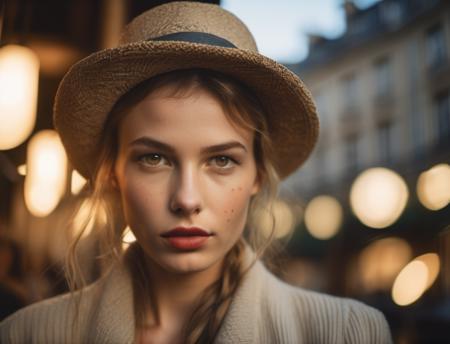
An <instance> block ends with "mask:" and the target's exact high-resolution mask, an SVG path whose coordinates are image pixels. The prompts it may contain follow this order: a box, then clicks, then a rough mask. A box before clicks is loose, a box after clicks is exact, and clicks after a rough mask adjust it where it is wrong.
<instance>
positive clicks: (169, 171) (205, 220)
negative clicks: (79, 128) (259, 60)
mask: <svg viewBox="0 0 450 344" xmlns="http://www.w3.org/2000/svg"><path fill="white" fill-rule="evenodd" d="M168 91H170V90H169V89H159V90H157V91H155V92H153V93H151V94H150V95H149V96H147V97H146V98H145V99H144V100H143V101H142V102H140V103H138V104H137V105H136V106H135V107H133V108H132V110H130V111H129V113H128V114H127V115H126V116H125V117H124V119H123V120H122V122H121V123H120V125H119V131H118V133H119V151H118V157H117V161H116V164H115V176H116V181H117V187H118V190H119V192H120V195H121V199H122V206H123V210H124V215H125V219H126V221H127V223H128V225H129V226H130V228H131V229H132V231H133V232H134V234H135V236H136V238H137V240H138V242H139V244H140V245H141V246H142V247H143V249H144V250H145V252H146V253H147V254H148V256H149V257H150V258H151V259H152V260H153V261H155V262H156V263H158V264H159V266H161V267H163V268H164V269H166V270H168V271H171V272H177V273H185V272H195V271H201V270H205V269H207V268H209V267H212V266H214V265H216V264H220V262H221V261H222V258H223V257H224V256H225V254H226V253H227V252H228V251H229V250H230V249H231V248H232V246H233V245H234V244H235V243H236V242H237V240H238V239H239V237H240V236H241V234H242V231H243V229H244V226H245V223H246V220H247V210H248V206H249V202H250V198H251V196H252V195H254V194H255V193H256V192H257V191H258V188H259V185H258V181H257V170H256V164H255V159H254V154H253V135H254V134H253V132H250V131H248V130H246V129H243V128H239V127H237V126H235V125H233V124H232V123H231V122H230V120H229V119H228V117H227V116H226V114H225V113H224V111H223V110H222V107H221V105H220V103H219V102H218V101H217V100H216V99H215V98H214V97H213V96H211V95H210V94H209V93H208V92H206V91H204V90H201V89H199V90H195V91H193V92H191V93H190V94H189V95H188V96H185V97H170V96H168V94H170V93H168Z"/></svg>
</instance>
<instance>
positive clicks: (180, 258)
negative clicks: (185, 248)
mask: <svg viewBox="0 0 450 344" xmlns="http://www.w3.org/2000/svg"><path fill="white" fill-rule="evenodd" d="M159 263H160V266H161V267H162V268H163V269H164V270H166V271H168V272H171V273H175V274H190V273H199V272H202V271H206V270H209V269H213V268H214V267H215V266H216V264H217V260H215V259H214V258H213V257H208V256H206V255H205V254H201V253H195V254H194V253H192V252H190V253H185V254H176V255H175V257H174V256H171V257H167V259H163V260H162V261H160V262H159Z"/></svg>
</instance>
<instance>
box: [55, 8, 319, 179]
mask: <svg viewBox="0 0 450 344" xmlns="http://www.w3.org/2000/svg"><path fill="white" fill-rule="evenodd" d="M188 68H206V69H212V70H216V71H219V72H222V73H224V74H227V75H229V76H231V77H234V78H235V79H238V80H240V81H241V82H243V83H244V84H246V85H247V86H248V87H249V88H250V89H252V90H253V91H254V92H255V93H256V94H257V95H258V96H259V99H260V101H261V103H262V105H263V106H264V107H265V109H266V111H267V113H268V124H269V131H270V135H271V137H272V140H273V142H274V148H275V159H276V161H275V167H276V168H277V171H278V172H279V174H280V176H281V177H282V178H284V177H286V176H287V175H289V174H290V173H292V172H293V171H294V170H295V169H296V168H298V167H299V166H300V165H301V164H302V163H303V162H304V161H305V160H306V158H307V157H308V155H309V154H310V152H311V151H312V149H313V146H314V144H315V142H316V140H317V136H318V120H317V115H316V109H315V106H314V103H313V101H312V98H311V95H310V93H309V91H308V90H307V89H306V87H305V86H304V84H303V83H302V82H301V80H300V79H299V78H298V77H297V76H296V75H295V74H294V73H292V72H291V71H289V70H288V69H287V68H285V67H284V66H282V65H281V64H279V63H277V62H275V61H273V60H271V59H269V58H267V57H265V56H263V55H261V54H259V53H258V51H257V47H256V43H255V40H254V39H253V37H252V35H251V33H250V32H249V31H248V29H247V27H246V26H245V25H244V24H243V23H242V22H241V21H240V20H239V19H238V18H237V17H236V16H234V15H233V14H232V13H230V12H228V11H226V10H224V9H223V8H221V7H219V6H217V5H212V4H205V3H198V2H186V1H183V2H171V3H167V4H164V5H160V6H157V7H155V8H153V9H151V10H149V11H147V12H144V13H143V14H141V15H140V16H138V17H136V18H135V19H134V20H133V21H132V22H131V23H130V24H128V26H127V27H126V28H125V30H124V32H123V35H122V38H121V40H120V42H119V45H118V47H116V48H113V49H105V50H101V51H98V52H96V53H94V54H92V55H90V56H88V57H86V58H84V59H83V60H81V61H79V62H78V63H76V64H75V65H74V66H72V68H71V69H70V70H69V72H68V73H67V74H66V75H65V77H64V78H63V80H62V81H61V84H60V85H59V88H58V92H57V94H56V99H55V106H54V124H55V127H56V129H57V130H58V132H59V133H60V136H61V139H62V142H63V144H64V146H65V148H66V151H67V154H68V157H69V160H70V161H71V163H72V164H73V166H74V167H75V169H77V170H78V171H79V172H80V173H81V174H82V175H83V176H85V177H87V178H90V177H91V175H92V173H93V171H94V169H95V163H96V161H97V160H98V147H99V143H100V142H99V141H100V137H101V135H100V134H101V132H102V130H103V126H104V123H105V120H106V118H107V116H108V113H109V112H110V110H111V109H112V107H113V106H114V104H115V103H116V101H117V100H118V99H119V98H120V97H121V96H122V95H123V94H125V93H126V92H127V91H129V90H130V89H131V88H133V87H134V86H136V85H137V84H139V83H140V82H142V81H144V80H146V79H149V78H151V77H153V76H155V75H158V74H162V73H165V72H169V71H173V70H176V69H188Z"/></svg>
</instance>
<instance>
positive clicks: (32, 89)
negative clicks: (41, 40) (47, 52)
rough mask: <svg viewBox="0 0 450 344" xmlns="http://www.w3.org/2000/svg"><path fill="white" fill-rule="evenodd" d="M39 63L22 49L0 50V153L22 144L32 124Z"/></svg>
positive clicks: (17, 47)
mask: <svg viewBox="0 0 450 344" xmlns="http://www.w3.org/2000/svg"><path fill="white" fill-rule="evenodd" d="M38 79H39V60H38V58H37V56H36V54H35V53H34V52H33V51H32V50H30V49H28V48H25V47H22V46H18V45H7V46H4V47H3V48H1V49H0V123H1V125H0V150H5V149H11V148H14V147H16V146H18V145H20V144H21V143H22V142H24V141H25V140H26V139H27V138H28V136H29V135H30V134H31V132H32V130H33V128H34V124H35V122H36V104H37V93H38Z"/></svg>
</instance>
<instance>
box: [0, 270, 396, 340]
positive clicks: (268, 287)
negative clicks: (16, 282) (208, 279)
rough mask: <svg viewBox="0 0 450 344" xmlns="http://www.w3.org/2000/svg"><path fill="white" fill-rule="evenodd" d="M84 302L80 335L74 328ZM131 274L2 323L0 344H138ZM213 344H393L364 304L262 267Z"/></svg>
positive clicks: (114, 275)
mask: <svg viewBox="0 0 450 344" xmlns="http://www.w3.org/2000/svg"><path fill="white" fill-rule="evenodd" d="M77 301H80V302H81V303H80V314H79V318H78V319H79V326H80V327H79V328H78V329H74V328H73V320H74V319H75V316H76V315H75V302H77ZM132 305H133V296H132V288H131V281H130V276H129V275H128V272H127V271H125V269H124V268H122V267H116V268H115V269H113V270H112V271H111V273H110V274H109V275H107V276H106V277H104V278H102V279H100V280H99V281H97V282H96V283H94V284H93V285H91V286H89V287H87V288H85V289H84V290H83V291H82V294H80V293H79V292H78V293H75V294H73V295H72V296H71V295H70V294H66V295H63V296H59V297H56V298H52V299H49V300H46V301H43V302H39V303H37V304H34V305H31V306H28V307H26V308H24V309H22V310H20V311H18V312H17V313H15V314H13V315H11V316H10V317H8V318H7V319H5V320H4V321H3V322H2V323H0V343H4V344H7V343H133V340H134V317H133V306H132ZM215 343H258V344H264V343H267V344H269V343H270V344H273V343H307V344H310V343H312V344H314V343H327V344H328V343H339V344H342V343H355V344H356V343H380V344H381V343H383V344H384V343H392V339H391V335H390V330H389V326H388V324H387V322H386V320H385V318H384V316H383V314H382V313H381V312H379V311H378V310H376V309H374V308H372V307H369V306H367V305H364V304H363V303H361V302H358V301H355V300H351V299H345V298H339V297H333V296H329V295H325V294H320V293H317V292H312V291H307V290H303V289H300V288H296V287H293V286H290V285H288V284H286V283H284V282H282V281H280V280H279V279H277V278H276V277H275V276H274V275H272V274H271V273H270V272H269V271H268V270H267V269H266V268H265V267H264V265H263V264H262V263H261V262H259V261H258V262H256V264H255V265H253V267H252V268H251V270H250V271H249V272H248V274H247V275H246V276H245V278H244V280H243V282H242V284H241V286H240V287H239V289H238V290H237V292H236V295H235V297H234V298H233V301H232V303H231V305H230V308H229V310H228V313H227V315H226V317H225V319H224V322H223V323H222V326H221V328H220V330H219V333H218V336H217V338H216V340H215Z"/></svg>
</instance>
